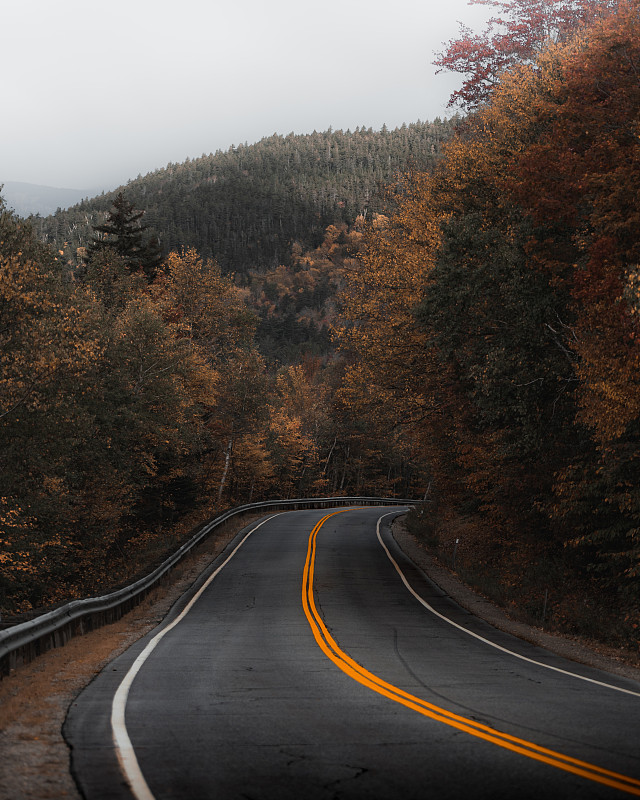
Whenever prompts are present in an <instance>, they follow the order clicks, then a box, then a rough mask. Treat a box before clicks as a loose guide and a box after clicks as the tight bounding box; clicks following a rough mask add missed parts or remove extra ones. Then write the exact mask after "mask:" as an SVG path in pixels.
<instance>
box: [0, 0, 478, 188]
mask: <svg viewBox="0 0 640 800" xmlns="http://www.w3.org/2000/svg"><path fill="white" fill-rule="evenodd" d="M0 7H1V9H2V16H1V19H2V25H1V28H0V52H1V53H2V61H3V79H2V89H1V90H0V91H1V96H2V116H3V119H2V122H1V124H0V183H2V182H4V181H26V182H29V183H38V184H44V185H48V186H59V187H66V188H76V189H110V188H115V187H116V186H118V185H121V184H123V183H126V181H127V180H128V179H129V178H135V177H137V175H138V174H143V175H144V174H146V173H147V172H150V171H152V170H154V169H157V168H159V167H164V166H166V165H167V163H169V162H181V161H184V160H185V159H186V158H187V157H189V158H196V157H198V156H200V155H202V154H203V153H211V152H215V151H216V150H218V149H222V150H226V149H227V148H229V147H230V146H231V145H232V144H241V143H243V142H248V143H249V144H251V143H252V142H255V141H258V140H259V139H261V138H262V137H264V136H270V135H271V134H272V133H281V134H287V133H289V132H292V131H293V132H294V133H310V132H312V131H313V130H318V131H323V130H326V129H327V128H329V126H332V127H333V128H334V129H339V128H342V129H343V130H346V129H348V128H349V129H352V130H353V129H354V128H356V127H357V126H365V127H372V128H374V129H379V128H380V127H381V126H382V125H383V124H385V123H386V124H387V126H388V127H396V126H398V125H401V124H402V123H403V122H406V123H411V122H416V121H417V120H418V119H421V120H431V119H433V118H435V117H437V116H440V117H443V116H446V115H447V114H450V113H451V112H450V111H448V110H447V105H446V104H447V99H448V97H449V95H450V93H451V91H452V90H453V88H456V87H457V86H458V84H459V77H458V76H452V75H444V74H440V75H436V74H435V69H434V67H433V66H432V64H431V62H432V60H433V54H434V52H435V51H438V50H441V49H442V44H443V43H444V42H446V41H448V40H449V39H451V38H452V37H454V36H455V35H456V34H457V31H458V25H457V21H464V22H465V23H466V24H468V25H469V26H470V27H472V28H477V29H479V28H481V27H482V21H483V20H484V19H486V18H487V10H486V9H485V8H483V7H477V6H469V5H468V4H467V0H384V2H383V0H315V2H312V3H311V2H306V0H225V2H221V1H220V0H170V1H169V0H107V2H104V3H95V2H90V1H89V0H13V2H11V0H0Z"/></svg>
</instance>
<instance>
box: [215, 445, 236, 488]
mask: <svg viewBox="0 0 640 800" xmlns="http://www.w3.org/2000/svg"><path fill="white" fill-rule="evenodd" d="M232 451H233V436H230V437H229V441H228V443H227V449H226V450H225V453H224V469H223V470H222V477H221V478H220V487H219V488H218V503H219V502H220V500H221V499H222V492H223V491H224V485H225V483H226V482H227V475H228V473H229V464H230V463H231V452H232Z"/></svg>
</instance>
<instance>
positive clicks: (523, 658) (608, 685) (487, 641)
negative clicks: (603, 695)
mask: <svg viewBox="0 0 640 800" xmlns="http://www.w3.org/2000/svg"><path fill="white" fill-rule="evenodd" d="M391 514H397V512H394V511H390V512H389V513H388V514H383V515H382V516H381V517H380V519H379V520H378V524H377V526H376V533H377V535H378V541H379V542H380V544H381V545H382V547H383V548H384V551H385V553H386V554H387V556H388V558H389V561H391V563H392V564H393V566H394V567H395V568H396V572H397V573H398V575H399V576H400V577H401V578H402V582H403V583H404V585H405V586H406V587H407V589H408V590H409V591H410V592H411V594H412V595H413V596H414V597H415V598H416V600H417V601H418V602H419V603H421V604H422V605H423V606H424V607H425V608H426V609H427V610H428V611H430V612H431V613H432V614H435V615H436V617H439V618H440V619H441V620H443V621H444V622H448V623H449V625H453V627H454V628H458V630H461V631H463V633H466V634H468V635H469V636H473V638H474V639H479V640H480V641H481V642H484V643H485V644H488V645H489V646H490V647H495V649H496V650H501V651H502V652H503V653H508V654H509V655H510V656H514V657H515V658H519V659H520V660H521V661H528V662H529V664H535V665H536V666H538V667H544V668H545V669H551V670H553V671H554V672H560V673H561V674H562V675H569V676H570V677H572V678H578V679H579V680H581V681H587V682H588V683H595V684H596V686H604V687H605V688H606V689H613V690H614V691H616V692H624V693H625V694H630V695H633V696H634V697H640V692H634V691H632V690H631V689H622V688H621V687H620V686H614V685H613V684H611V683H603V682H602V681H596V680H594V679H593V678H586V677H585V676H584V675H578V674H577V673H576V672H569V671H568V670H566V669H560V667H552V666H551V665H550V664H544V663H543V662H542V661H535V660H534V659H533V658H527V656H523V655H520V653H516V652H514V651H513V650H508V649H507V648H506V647H501V645H499V644H496V643H495V642H492V641H491V640H490V639H485V638H484V636H480V635H479V634H478V633H474V632H473V631H470V630H469V629H468V628H465V627H463V626H462V625H458V623H457V622H454V621H453V620H451V619H449V618H448V617H445V616H444V615H443V614H440V612H438V611H436V610H435V608H434V607H433V606H431V605H429V603H427V601H426V600H424V599H423V598H422V597H420V595H419V594H418V593H417V592H416V591H415V590H414V589H413V588H412V586H411V585H410V584H409V581H408V580H407V578H406V577H405V574H404V572H403V571H402V570H401V569H400V567H399V565H398V562H397V561H396V560H395V559H394V557H393V556H392V555H391V553H390V552H389V548H388V547H387V545H386V544H385V543H384V542H383V541H382V536H381V535H380V523H381V522H382V520H383V519H384V518H385V517H389V516H391Z"/></svg>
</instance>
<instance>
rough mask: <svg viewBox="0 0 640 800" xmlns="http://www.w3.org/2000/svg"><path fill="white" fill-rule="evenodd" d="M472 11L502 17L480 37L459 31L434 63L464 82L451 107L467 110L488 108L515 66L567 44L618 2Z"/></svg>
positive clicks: (529, 3) (499, 2)
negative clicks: (558, 44)
mask: <svg viewBox="0 0 640 800" xmlns="http://www.w3.org/2000/svg"><path fill="white" fill-rule="evenodd" d="M470 4H472V5H485V6H492V7H494V8H497V9H499V12H500V14H501V15H500V16H496V17H493V18H492V19H490V20H489V22H488V23H487V26H486V28H485V30H484V32H483V33H481V34H473V33H472V31H471V30H470V29H469V28H468V27H466V26H465V25H462V24H461V25H460V36H459V38H457V39H452V40H451V41H450V42H449V43H448V44H447V45H446V49H445V51H444V52H443V53H438V54H437V57H436V60H435V61H434V62H433V63H434V64H435V65H436V66H437V67H440V70H451V71H452V72H459V73H460V74H461V75H465V76H467V77H466V78H465V80H464V82H463V84H462V87H461V88H460V89H458V90H457V91H456V92H454V93H453V94H452V95H451V97H450V99H449V105H450V106H453V105H460V106H462V107H463V108H466V109H467V110H472V109H474V108H477V107H478V106H479V105H482V104H483V103H485V102H487V100H488V99H489V97H490V96H491V94H492V92H493V90H494V88H495V86H496V85H497V83H498V81H499V79H500V76H501V75H502V74H503V73H504V72H505V71H506V70H508V69H510V68H511V67H513V66H515V65H516V64H518V63H529V62H531V61H532V60H534V59H535V57H536V55H537V54H538V53H539V52H540V51H541V50H542V48H543V47H544V46H545V45H546V44H548V43H549V42H556V41H565V40H566V39H568V38H569V37H570V36H571V35H572V34H573V33H575V32H576V31H577V30H578V29H579V28H581V27H582V26H584V25H585V24H587V23H590V22H593V21H594V20H595V19H598V18H599V17H601V16H603V15H605V14H606V13H607V12H608V11H609V10H611V9H612V8H615V7H616V6H617V2H616V0H471V3H470Z"/></svg>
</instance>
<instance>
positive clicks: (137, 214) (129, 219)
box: [88, 192, 162, 281]
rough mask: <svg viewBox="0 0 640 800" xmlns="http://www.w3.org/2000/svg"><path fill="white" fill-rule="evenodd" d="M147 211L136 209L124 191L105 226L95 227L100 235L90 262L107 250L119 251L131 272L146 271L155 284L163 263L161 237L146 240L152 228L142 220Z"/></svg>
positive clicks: (148, 277)
mask: <svg viewBox="0 0 640 800" xmlns="http://www.w3.org/2000/svg"><path fill="white" fill-rule="evenodd" d="M143 216H144V211H139V210H137V209H136V208H134V206H133V204H132V203H130V202H129V201H128V200H127V199H126V198H125V196H124V194H123V193H122V192H120V193H119V194H118V195H117V197H116V199H115V200H114V201H113V206H112V209H111V211H110V212H109V214H108V216H107V219H106V221H105V222H104V223H103V224H102V225H94V226H93V230H94V231H95V232H96V233H97V234H98V235H97V236H94V237H93V241H92V242H91V244H90V245H89V248H88V250H89V259H91V257H92V256H93V255H95V254H96V253H99V252H102V251H103V250H104V249H105V248H110V249H112V250H115V251H116V253H118V255H119V256H121V257H122V258H123V259H124V261H125V262H126V265H127V268H128V269H129V271H130V272H132V273H133V272H138V271H142V272H143V273H144V274H145V275H146V277H147V280H149V281H152V280H153V279H154V277H155V275H156V273H157V271H158V268H159V266H160V263H161V262H162V253H161V249H160V246H159V243H158V239H157V237H152V238H150V239H147V240H145V238H144V232H145V231H146V230H147V229H148V228H147V226H146V225H143V224H142V222H141V220H142V217H143Z"/></svg>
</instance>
